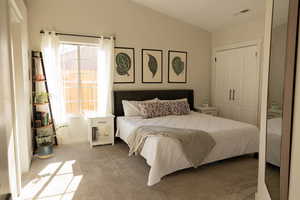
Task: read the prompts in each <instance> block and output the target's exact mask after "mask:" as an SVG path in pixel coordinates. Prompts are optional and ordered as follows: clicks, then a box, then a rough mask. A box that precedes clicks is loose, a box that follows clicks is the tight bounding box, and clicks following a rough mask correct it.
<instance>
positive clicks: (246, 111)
mask: <svg viewBox="0 0 300 200" xmlns="http://www.w3.org/2000/svg"><path fill="white" fill-rule="evenodd" d="M243 55H244V56H243V59H244V63H243V73H242V76H241V81H242V82H241V83H242V86H241V91H240V93H239V95H240V96H239V104H240V108H241V110H240V112H241V113H240V116H241V119H240V120H241V121H244V122H247V123H250V124H255V125H257V117H258V94H259V61H258V57H257V47H256V46H250V47H247V48H243Z"/></svg>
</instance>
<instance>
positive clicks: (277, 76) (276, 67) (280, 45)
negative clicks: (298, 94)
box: [265, 0, 289, 200]
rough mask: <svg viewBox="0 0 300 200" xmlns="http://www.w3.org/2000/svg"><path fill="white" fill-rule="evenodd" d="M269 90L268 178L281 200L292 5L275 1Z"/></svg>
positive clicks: (271, 191)
mask: <svg viewBox="0 0 300 200" xmlns="http://www.w3.org/2000/svg"><path fill="white" fill-rule="evenodd" d="M273 6H274V7H273V18H272V32H271V50H270V66H269V86H268V110H267V134H266V135H267V142H266V170H265V172H266V174H265V179H266V180H265V181H266V185H267V188H268V190H269V194H270V196H271V198H272V200H279V199H280V161H281V159H280V154H281V139H282V108H283V93H284V91H283V90H284V72H285V60H286V45H287V29H288V25H287V22H288V10H289V1H282V0H274V1H273Z"/></svg>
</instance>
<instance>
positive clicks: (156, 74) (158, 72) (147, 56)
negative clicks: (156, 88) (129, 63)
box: [142, 49, 163, 83]
mask: <svg viewBox="0 0 300 200" xmlns="http://www.w3.org/2000/svg"><path fill="white" fill-rule="evenodd" d="M162 82H163V51H162V50H159V49H142V83H162Z"/></svg>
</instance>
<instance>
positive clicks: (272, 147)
mask: <svg viewBox="0 0 300 200" xmlns="http://www.w3.org/2000/svg"><path fill="white" fill-rule="evenodd" d="M281 125H282V118H273V119H269V120H268V122H267V153H266V161H267V162H268V163H271V164H273V165H275V166H278V167H280V145H281Z"/></svg>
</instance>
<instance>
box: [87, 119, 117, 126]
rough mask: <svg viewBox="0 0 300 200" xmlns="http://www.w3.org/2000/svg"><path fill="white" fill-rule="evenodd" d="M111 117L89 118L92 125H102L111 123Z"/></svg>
mask: <svg viewBox="0 0 300 200" xmlns="http://www.w3.org/2000/svg"><path fill="white" fill-rule="evenodd" d="M111 122H112V120H111V119H91V120H89V125H90V126H102V125H106V124H109V123H111Z"/></svg>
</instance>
